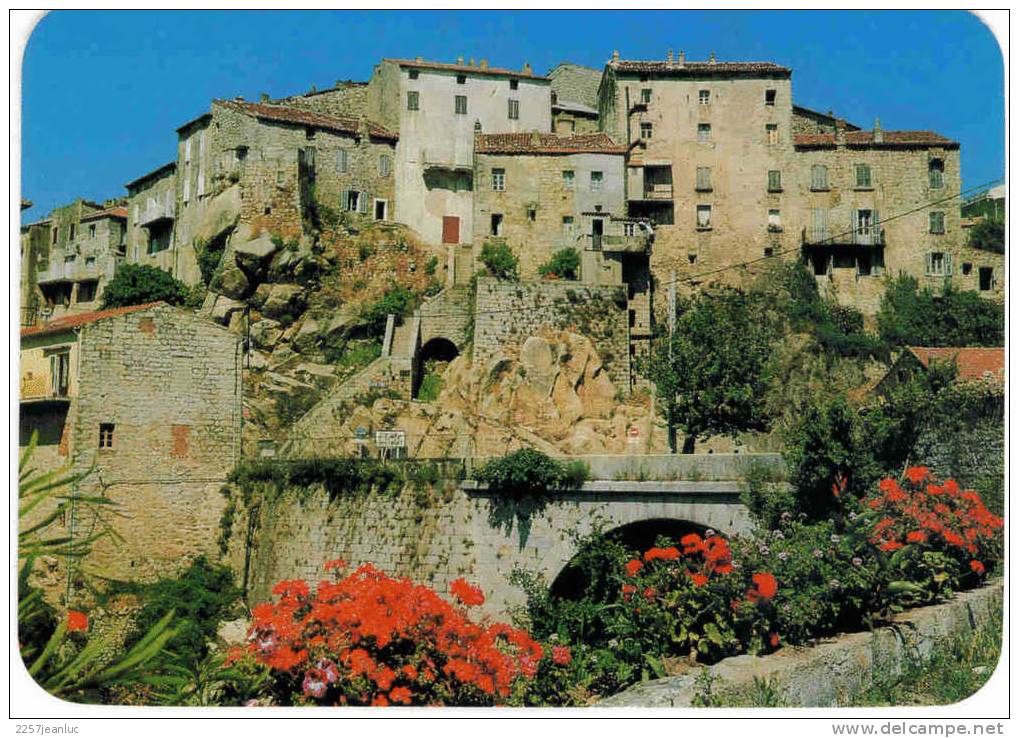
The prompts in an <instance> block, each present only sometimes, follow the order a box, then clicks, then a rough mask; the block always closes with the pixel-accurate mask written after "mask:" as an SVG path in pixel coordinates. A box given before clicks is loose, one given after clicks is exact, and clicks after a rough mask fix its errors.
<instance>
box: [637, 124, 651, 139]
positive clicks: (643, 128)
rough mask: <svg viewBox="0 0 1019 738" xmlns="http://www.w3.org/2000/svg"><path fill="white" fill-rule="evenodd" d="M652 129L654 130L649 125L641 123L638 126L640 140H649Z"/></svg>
mask: <svg viewBox="0 0 1019 738" xmlns="http://www.w3.org/2000/svg"><path fill="white" fill-rule="evenodd" d="M653 128H654V126H652V124H651V123H641V124H640V137H641V138H651V134H652V130H653Z"/></svg>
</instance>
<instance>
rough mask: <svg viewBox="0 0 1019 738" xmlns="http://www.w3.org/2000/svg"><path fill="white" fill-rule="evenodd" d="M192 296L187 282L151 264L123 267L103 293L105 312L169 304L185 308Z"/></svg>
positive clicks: (118, 270)
mask: <svg viewBox="0 0 1019 738" xmlns="http://www.w3.org/2000/svg"><path fill="white" fill-rule="evenodd" d="M189 294H190V290H189V289H188V287H187V285H185V284H184V283H183V282H181V281H179V280H176V279H174V278H173V277H172V276H170V274H169V272H164V271H163V270H162V269H159V268H157V267H154V266H150V265H148V264H127V263H124V264H121V265H120V266H119V267H117V271H116V273H115V274H114V275H113V279H111V280H110V281H109V283H108V284H107V285H106V288H105V289H104V290H103V300H102V304H103V307H104V308H115V307H127V306H129V305H144V304H145V303H149V302H158V301H160V300H162V301H163V302H168V303H170V304H171V305H182V304H183V303H184V301H185V300H186V299H187V297H188V295H189Z"/></svg>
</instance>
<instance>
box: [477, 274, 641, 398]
mask: <svg viewBox="0 0 1019 738" xmlns="http://www.w3.org/2000/svg"><path fill="white" fill-rule="evenodd" d="M475 306H476V307H475V317H474V360H475V361H484V360H486V359H488V358H490V357H491V356H494V355H495V354H497V353H499V351H500V350H502V349H503V348H504V347H506V346H510V345H519V344H522V343H523V342H524V341H525V340H526V339H527V338H528V337H529V336H532V335H536V334H537V333H538V331H540V330H541V329H543V328H551V329H553V330H567V329H568V330H572V331H574V332H575V333H580V334H582V335H585V336H588V337H589V338H591V340H592V341H593V342H594V344H595V348H596V349H597V350H598V355H599V356H600V357H601V359H602V362H603V363H604V365H605V368H606V371H608V374H609V377H610V378H611V379H612V382H613V383H614V384H615V385H616V387H629V386H630V349H629V325H628V316H627V302H626V293H625V292H624V291H623V289H622V288H621V287H608V286H594V285H584V284H580V283H577V282H500V281H498V280H495V279H488V278H486V279H479V280H478V287H477V298H476V302H475Z"/></svg>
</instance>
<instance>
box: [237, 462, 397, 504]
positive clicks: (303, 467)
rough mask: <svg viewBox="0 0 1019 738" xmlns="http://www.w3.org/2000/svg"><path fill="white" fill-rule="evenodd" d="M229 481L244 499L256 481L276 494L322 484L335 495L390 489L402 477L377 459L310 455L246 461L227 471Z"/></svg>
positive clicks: (331, 496)
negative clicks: (272, 488) (268, 486)
mask: <svg viewBox="0 0 1019 738" xmlns="http://www.w3.org/2000/svg"><path fill="white" fill-rule="evenodd" d="M229 481H230V482H231V483H233V484H236V485H237V486H238V487H240V488H241V491H242V493H244V496H245V499H247V498H248V497H249V496H250V494H251V491H252V489H253V488H254V486H255V485H257V484H269V485H271V486H272V487H274V489H275V491H276V492H277V494H279V493H282V492H283V491H284V490H285V489H286V488H288V487H294V488H300V489H305V490H307V489H310V488H313V487H316V486H319V485H321V486H322V487H324V488H325V490H326V492H327V493H328V494H329V497H330V498H331V499H335V498H336V497H339V496H340V495H344V494H364V493H367V492H369V491H371V490H372V489H376V490H380V491H384V492H390V491H393V490H394V489H396V488H398V486H399V485H400V484H402V483H403V481H404V479H403V475H402V474H401V473H400V471H399V469H398V468H397V467H394V466H392V465H389V464H383V463H382V462H380V461H378V460H376V459H348V458H309V459H265V460H260V461H252V462H247V463H244V464H241V465H239V466H237V467H236V468H235V469H234V470H233V471H232V472H231V473H230V478H229Z"/></svg>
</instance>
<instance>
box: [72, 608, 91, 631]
mask: <svg viewBox="0 0 1019 738" xmlns="http://www.w3.org/2000/svg"><path fill="white" fill-rule="evenodd" d="M67 629H68V630H69V631H72V632H74V631H85V630H88V615H86V614H85V613H83V612H81V611H80V610H68V611H67Z"/></svg>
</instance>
